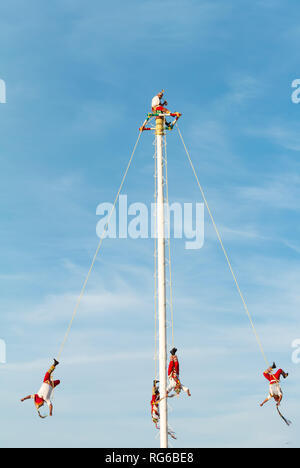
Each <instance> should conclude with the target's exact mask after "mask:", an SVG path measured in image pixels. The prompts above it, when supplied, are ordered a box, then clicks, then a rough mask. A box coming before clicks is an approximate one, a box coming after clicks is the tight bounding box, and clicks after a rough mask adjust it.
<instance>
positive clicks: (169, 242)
mask: <svg viewBox="0 0 300 468" xmlns="http://www.w3.org/2000/svg"><path fill="white" fill-rule="evenodd" d="M164 140H165V141H164V143H165V175H166V201H167V207H168V217H167V219H168V251H169V283H170V309H171V328H172V348H173V347H174V311H173V310H174V309H173V287H172V264H171V241H170V216H169V214H170V210H169V186H168V155H167V137H166V135H165V138H164Z"/></svg>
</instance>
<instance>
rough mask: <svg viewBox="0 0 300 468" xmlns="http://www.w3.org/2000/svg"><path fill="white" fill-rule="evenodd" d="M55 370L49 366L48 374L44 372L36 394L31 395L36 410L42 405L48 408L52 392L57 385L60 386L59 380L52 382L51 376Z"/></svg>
mask: <svg viewBox="0 0 300 468" xmlns="http://www.w3.org/2000/svg"><path fill="white" fill-rule="evenodd" d="M54 370H55V366H51V367H50V369H49V370H48V372H46V374H45V377H44V381H43V384H42V386H41V388H40V389H39V391H38V393H36V394H35V395H31V398H32V399H33V400H34V404H35V406H36V408H37V409H39V408H41V406H43V405H44V403H47V405H48V406H50V405H51V396H52V393H53V390H54V388H55V387H57V385H59V384H60V380H54V381H53V380H52V378H51V375H52V373H53V371H54Z"/></svg>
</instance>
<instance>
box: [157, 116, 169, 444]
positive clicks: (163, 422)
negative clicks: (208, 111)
mask: <svg viewBox="0 0 300 468" xmlns="http://www.w3.org/2000/svg"><path fill="white" fill-rule="evenodd" d="M164 127H165V120H164V117H157V118H156V132H155V134H156V157H157V164H156V167H157V208H156V209H157V218H156V219H157V268H158V271H157V273H158V274H157V277H158V316H159V382H160V384H159V387H160V395H161V398H163V400H162V401H161V402H160V446H161V448H167V447H168V405H167V398H165V396H166V391H167V330H166V266H165V220H164V201H165V200H164V170H163V168H164V160H163V135H164Z"/></svg>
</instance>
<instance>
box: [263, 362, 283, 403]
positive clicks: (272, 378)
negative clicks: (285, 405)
mask: <svg viewBox="0 0 300 468" xmlns="http://www.w3.org/2000/svg"><path fill="white" fill-rule="evenodd" d="M282 374H283V370H282V369H278V371H277V372H275V374H271V373H268V372H264V374H263V375H264V377H265V378H266V379H267V380H268V381H269V382H270V387H269V391H270V393H269V396H268V398H267V399H268V400H270V399H271V398H273V397H274V396H278V397H280V396H282V390H281V388H280V383H279V382H280V377H281V375H282Z"/></svg>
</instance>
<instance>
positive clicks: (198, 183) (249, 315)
mask: <svg viewBox="0 0 300 468" xmlns="http://www.w3.org/2000/svg"><path fill="white" fill-rule="evenodd" d="M176 127H177V130H178V133H179V136H180V139H181V141H182V143H183V146H184V149H185V152H186V155H187V157H188V160H189V163H190V166H191V168H192V171H193V173H194V176H195V178H196V181H197V185H198V187H199V189H200V192H201V195H202V198H203V201H204V203H205V206H206V208H207V211H208V214H209V216H210V219H211V221H212V224H213V227H214V229H215V231H216V234H217V237H218V240H219V242H220V245H221V248H222V250H223V253H224V255H225V258H226V261H227V264H228V266H229V269H230V272H231V274H232V277H233V280H234V283H235V285H236V287H237V290H238V293H239V295H240V298H241V300H242V303H243V306H244V309H245V312H246V314H247V316H248V318H249V321H250V324H251V327H252V330H253V332H254V335H255V338H256V341H257V344H258V346H259V349H260V351H261V353H262V356H263V358H264V360H265V362H266V364H267V366H269V363H268V359H267V357H266V354H265V352H264V349H263V346H262V343H261V340H260V338H259V335H258V333H257V331H256V328H255V326H254V322H253V319H252V317H251V314H250V311H249V309H248V306H247V303H246V300H245V298H244V295H243V293H242V291H241V288H240V286H239V283H238V280H237V277H236V275H235V273H234V270H233V268H232V265H231V262H230V259H229V256H228V253H227V251H226V249H225V246H224V244H223V241H222V237H221V235H220V232H219V230H218V228H217V225H216V223H215V220H214V217H213V214H212V212H211V210H210V208H209V205H208V202H207V199H206V196H205V193H204V190H203V188H202V186H201V184H200V182H199V179H198V175H197V172H196V170H195V167H194V165H193V163H192V159H191V156H190V154H189V151H188V149H187V147H186V144H185V142H184V140H183V137H182V134H181V131H180V130H179V127H178V125H177V124H176Z"/></svg>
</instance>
